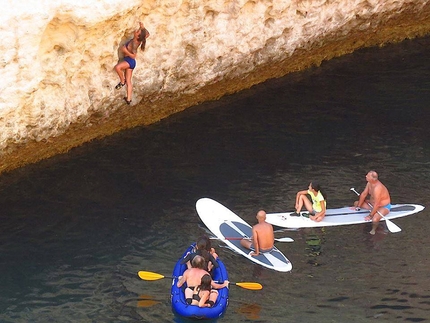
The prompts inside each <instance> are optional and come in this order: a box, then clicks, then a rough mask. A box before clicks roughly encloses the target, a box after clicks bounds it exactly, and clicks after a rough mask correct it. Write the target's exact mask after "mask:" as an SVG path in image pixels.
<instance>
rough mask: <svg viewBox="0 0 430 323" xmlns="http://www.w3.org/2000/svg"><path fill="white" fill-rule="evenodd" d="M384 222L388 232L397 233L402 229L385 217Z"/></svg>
mask: <svg viewBox="0 0 430 323" xmlns="http://www.w3.org/2000/svg"><path fill="white" fill-rule="evenodd" d="M385 223H386V224H387V228H388V230H390V232H392V233H397V232H400V231H402V229H401V228H400V227H399V226H398V225H397V224H395V223H394V222H391V221H390V220H388V219H387V218H385Z"/></svg>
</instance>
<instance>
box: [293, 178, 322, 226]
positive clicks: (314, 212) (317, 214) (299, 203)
mask: <svg viewBox="0 0 430 323" xmlns="http://www.w3.org/2000/svg"><path fill="white" fill-rule="evenodd" d="M308 195H309V196H310V197H311V200H312V203H311V201H310V200H309V198H308ZM303 206H305V208H306V209H307V210H308V212H309V214H303V216H305V217H309V218H310V219H311V220H312V221H316V222H320V221H322V219H324V217H325V212H326V207H327V202H326V198H325V196H324V193H323V192H322V190H321V186H320V185H319V184H318V183H317V182H311V183H310V184H309V187H308V190H304V191H299V192H297V195H296V206H295V207H296V212H294V213H291V216H300V211H301V210H302V207H303Z"/></svg>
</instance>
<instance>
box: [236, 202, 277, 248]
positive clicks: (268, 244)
mask: <svg viewBox="0 0 430 323" xmlns="http://www.w3.org/2000/svg"><path fill="white" fill-rule="evenodd" d="M256 218H257V220H258V223H257V224H256V225H254V226H253V227H252V237H251V238H243V239H242V240H241V241H240V244H241V245H242V246H244V247H245V248H247V249H250V250H253V252H251V253H250V255H251V256H258V255H259V254H260V252H261V253H265V252H270V251H272V249H273V246H274V243H275V235H274V233H273V227H272V225H271V224H269V223H267V222H266V212H265V211H263V210H260V211H258V213H257V216H256Z"/></svg>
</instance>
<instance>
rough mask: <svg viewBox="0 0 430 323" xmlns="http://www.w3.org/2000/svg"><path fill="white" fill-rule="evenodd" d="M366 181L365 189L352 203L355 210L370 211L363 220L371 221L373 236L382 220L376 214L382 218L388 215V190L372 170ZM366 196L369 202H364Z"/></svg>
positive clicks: (389, 207)
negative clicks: (368, 197)
mask: <svg viewBox="0 0 430 323" xmlns="http://www.w3.org/2000/svg"><path fill="white" fill-rule="evenodd" d="M366 180H367V185H366V188H365V189H364V191H363V192H361V194H360V197H359V199H358V201H355V202H354V206H355V207H356V208H363V209H367V210H371V211H370V214H369V215H368V216H366V217H365V220H372V230H371V231H370V234H375V232H376V228H377V227H378V225H379V221H380V220H381V218H382V217H381V216H380V215H379V214H378V212H379V213H381V214H382V215H384V216H385V215H387V214H388V213H390V210H391V198H390V193H389V192H388V189H387V188H386V187H385V185H384V184H382V183H381V182H380V181H379V179H378V174H377V173H376V172H375V171H374V170H371V171H370V172H368V173H367V175H366ZM368 195H370V200H366V198H367V196H368ZM368 203H370V204H371V205H369V204H368Z"/></svg>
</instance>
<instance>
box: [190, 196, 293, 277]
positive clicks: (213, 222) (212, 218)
mask: <svg viewBox="0 0 430 323" xmlns="http://www.w3.org/2000/svg"><path fill="white" fill-rule="evenodd" d="M196 209H197V213H198V214H199V216H200V219H201V220H202V221H203V223H204V224H205V225H206V226H207V227H208V229H209V230H210V231H211V232H212V233H213V234H214V235H215V236H216V237H217V238H218V239H220V241H223V242H224V243H225V244H226V245H227V246H229V247H230V248H231V249H232V250H233V251H235V252H237V253H239V254H241V255H242V256H244V257H246V258H248V259H249V260H251V261H253V262H255V263H257V264H259V265H261V266H264V267H267V268H270V269H273V270H277V271H282V272H287V271H290V270H291V269H292V268H293V266H292V264H291V262H290V261H289V260H288V259H287V258H286V257H285V256H284V254H283V253H282V252H280V251H279V250H278V249H277V248H276V247H274V248H273V250H272V251H271V252H267V253H260V254H259V255H258V256H256V257H254V256H251V255H250V254H249V253H250V251H249V250H248V249H246V248H244V247H242V245H241V244H240V239H241V238H243V237H251V235H252V227H251V226H250V225H249V224H248V223H246V222H245V221H244V220H242V219H241V218H240V217H239V216H237V215H236V214H234V213H233V212H232V211H230V210H229V209H228V208H226V207H225V206H224V205H222V204H220V203H218V202H217V201H214V200H212V199H210V198H201V199H200V200H198V201H197V203H196ZM226 237H228V238H229V240H226V239H225V238H226ZM235 238H236V239H235Z"/></svg>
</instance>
